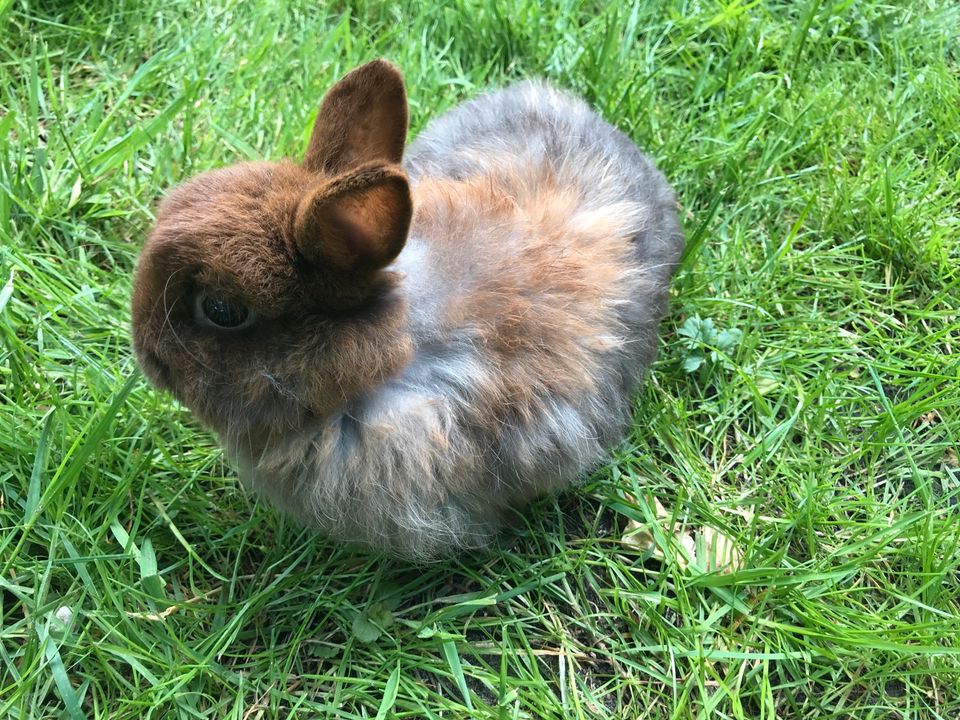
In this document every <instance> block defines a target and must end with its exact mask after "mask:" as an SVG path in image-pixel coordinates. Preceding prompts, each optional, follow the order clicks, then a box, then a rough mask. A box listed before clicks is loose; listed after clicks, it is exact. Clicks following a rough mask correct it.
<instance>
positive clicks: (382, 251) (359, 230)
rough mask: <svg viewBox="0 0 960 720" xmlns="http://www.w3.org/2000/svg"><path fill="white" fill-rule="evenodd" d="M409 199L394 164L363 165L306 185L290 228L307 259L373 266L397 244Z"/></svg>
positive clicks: (341, 266) (406, 225)
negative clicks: (315, 185) (307, 188)
mask: <svg viewBox="0 0 960 720" xmlns="http://www.w3.org/2000/svg"><path fill="white" fill-rule="evenodd" d="M412 214H413V203H412V202H411V200H410V186H409V185H408V183H407V176H406V175H405V174H404V173H403V171H402V170H401V169H400V168H399V167H397V166H367V167H364V168H360V169H358V170H355V171H353V172H351V173H348V174H346V175H342V176H340V177H338V178H336V179H334V180H332V181H329V182H326V183H324V184H323V185H321V186H320V187H318V188H316V189H314V190H312V191H311V192H310V193H308V194H307V196H306V197H304V198H303V199H302V200H301V201H300V203H299V204H298V206H297V210H296V216H295V217H294V223H293V234H294V239H295V242H296V244H297V248H298V249H299V251H300V253H301V254H302V255H303V256H304V257H306V258H307V260H309V261H310V262H314V263H324V264H327V265H332V266H333V267H335V268H336V269H338V270H343V271H348V272H349V271H354V270H376V269H379V268H382V267H383V266H385V265H386V264H387V263H389V262H390V261H391V260H393V259H394V258H395V257H396V256H397V255H398V254H399V253H400V251H401V250H402V249H403V245H404V243H405V242H406V241H407V232H408V231H409V229H410V217H411V215H412Z"/></svg>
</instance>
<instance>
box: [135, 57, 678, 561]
mask: <svg viewBox="0 0 960 720" xmlns="http://www.w3.org/2000/svg"><path fill="white" fill-rule="evenodd" d="M357 72H360V71H357ZM318 124H319V120H318ZM315 132H316V131H315ZM308 153H309V151H308ZM404 169H405V170H406V173H407V174H408V176H409V179H410V186H411V195H412V207H413V215H412V222H411V223H410V227H409V235H407V236H406V244H405V247H404V249H403V250H402V252H399V254H398V255H396V257H395V259H393V261H392V262H391V263H387V264H386V265H385V270H384V271H382V275H383V277H384V278H389V282H386V281H384V282H383V283H381V284H380V285H378V286H377V289H376V290H375V291H371V292H370V295H369V297H368V298H367V299H366V300H365V301H364V302H362V303H360V304H359V305H358V308H359V309H357V310H351V311H349V312H347V313H345V314H342V315H340V314H339V313H335V314H333V315H332V316H331V317H332V319H328V320H327V321H326V323H325V324H324V325H323V326H322V328H323V330H322V332H323V333H327V334H328V337H326V342H325V343H324V344H322V347H323V348H325V349H323V350H320V349H315V352H317V353H318V355H317V357H318V359H320V358H321V355H320V353H327V354H329V353H330V352H334V353H337V354H339V356H340V360H339V361H338V363H339V364H335V369H334V371H330V370H326V371H325V372H323V373H322V378H321V379H320V380H313V381H311V383H309V385H310V386H309V387H308V386H307V385H308V384H306V383H304V381H303V379H298V378H292V377H290V373H289V372H286V371H283V370H282V369H281V370H276V369H275V367H277V366H276V363H274V364H271V363H270V362H269V360H268V359H267V358H266V357H265V358H263V359H262V360H261V364H262V365H263V368H260V373H259V377H255V379H253V380H251V381H250V382H252V383H254V384H257V385H258V389H257V391H256V392H258V393H261V394H263V393H272V394H273V395H277V396H279V397H286V398H287V399H288V400H289V401H290V403H291V407H294V406H302V407H305V408H308V410H305V411H303V412H298V411H295V410H292V409H291V410H288V411H285V412H283V413H278V414H277V415H276V417H272V416H271V417H270V418H269V419H267V418H262V419H261V422H259V423H255V424H254V425H251V423H249V422H243V421H241V420H239V417H241V415H242V412H243V411H244V410H243V409H242V408H241V409H240V414H238V413H237V412H233V413H230V412H222V413H221V415H222V417H217V416H216V415H217V413H218V410H217V409H216V408H213V407H207V403H206V402H205V401H203V402H200V403H194V405H203V407H202V408H201V407H195V409H196V410H197V411H198V413H199V414H200V415H201V417H202V418H203V419H204V420H205V421H207V422H208V423H209V424H211V425H213V426H214V428H215V429H217V430H218V432H219V433H220V435H221V438H222V439H223V441H224V443H225V445H226V447H227V449H228V453H229V454H230V455H231V456H233V457H234V458H235V459H236V460H237V461H238V463H239V465H240V472H241V477H242V478H243V479H244V480H245V481H246V482H247V483H249V484H250V485H252V486H253V487H255V488H256V489H257V490H259V491H260V492H262V493H264V494H266V495H267V496H268V497H269V498H270V499H271V500H272V501H273V502H274V503H275V504H277V505H279V506H280V507H282V508H284V509H285V510H287V511H288V512H290V513H292V514H294V515H296V516H298V517H300V518H302V519H303V520H305V521H307V522H310V523H313V524H315V525H317V526H319V527H320V528H322V529H323V530H324V531H325V532H326V533H328V534H329V535H331V536H333V537H337V538H342V539H346V540H355V541H361V542H363V543H366V544H368V545H371V546H374V547H377V548H381V549H386V550H389V551H392V552H398V553H400V554H404V555H408V556H420V557H430V556H435V555H437V554H440V553H442V552H444V551H447V550H449V549H452V548H456V547H472V546H478V545H482V544H485V543H486V542H488V541H489V540H490V538H491V536H492V535H493V534H494V533H495V532H496V530H497V529H498V528H499V527H500V525H501V524H502V520H503V516H504V515H505V514H507V513H508V512H509V511H510V510H511V509H514V508H517V507H520V506H522V505H523V504H525V503H526V502H527V501H529V500H530V499H531V498H533V497H535V496H537V495H540V494H542V493H544V492H548V491H551V490H555V489H559V488H563V487H565V486H568V485H570V484H571V483H572V482H574V481H576V480H577V479H580V478H582V477H583V476H584V475H585V474H586V473H587V472H589V471H590V470H591V469H592V468H593V467H595V466H596V465H597V464H598V463H599V462H601V461H602V460H603V458H604V457H605V453H606V451H607V450H608V449H609V448H610V447H611V446H612V445H613V444H615V443H616V442H617V441H618V440H619V439H620V438H621V437H622V436H623V434H624V432H625V431H626V429H627V427H628V425H629V420H630V409H631V404H632V402H631V401H632V395H633V393H634V392H635V390H636V389H637V386H638V383H639V380H640V379H641V376H642V373H643V370H644V368H645V367H646V366H647V364H649V362H650V361H651V360H652V358H653V356H654V354H655V350H656V342H657V341H656V325H657V322H658V320H659V318H660V316H661V315H662V313H663V311H664V308H665V304H666V299H667V287H668V283H669V279H670V276H671V274H672V271H673V269H674V267H675V265H676V263H677V260H678V257H679V252H680V248H681V245H682V236H681V233H680V230H679V225H678V223H677V220H676V210H675V206H674V200H673V194H672V192H671V191H670V189H669V187H668V186H667V184H666V182H665V180H664V179H663V176H662V175H661V174H660V173H659V172H658V171H657V170H656V169H655V168H654V167H653V165H652V164H651V163H650V162H649V161H648V160H647V159H646V158H645V157H644V156H643V155H642V154H641V153H640V152H639V150H637V148H636V147H635V146H634V145H633V144H632V143H631V142H630V141H629V140H628V139H627V138H626V137H625V136H624V135H622V134H621V133H619V132H618V131H616V130H615V129H613V128H612V127H611V126H609V125H608V124H606V123H605V122H604V121H602V120H601V119H599V118H598V117H597V116H596V115H595V114H594V113H593V112H592V111H590V110H589V108H588V107H587V106H586V105H585V104H583V103H582V102H581V101H579V100H576V99H574V98H572V97H570V96H568V95H566V94H563V93H560V92H557V91H556V90H553V89H551V88H550V87H549V86H546V85H543V84H536V83H524V84H521V85H517V86H514V87H512V88H509V89H506V90H502V91H498V92H495V93H492V94H489V95H486V96H483V97H481V98H478V99H477V100H474V101H472V102H470V103H467V104H465V105H462V106H460V107H458V108H456V109H454V110H453V111H451V112H450V113H448V114H446V115H444V116H443V117H441V118H439V119H438V120H437V121H435V122H434V123H433V124H431V125H430V126H428V128H427V129H426V130H425V131H424V132H423V133H422V134H421V135H420V136H419V137H418V138H417V139H416V141H415V142H414V143H413V144H412V145H411V147H410V149H409V152H408V154H407V157H406V160H405V162H404ZM281 170H283V168H282V167H278V168H274V167H273V166H271V168H270V169H269V172H270V175H269V180H268V181H267V182H268V184H269V183H270V182H272V183H275V184H277V185H281V184H283V183H285V182H289V183H290V184H291V185H295V184H296V183H297V182H299V181H298V180H296V179H295V173H293V175H291V177H293V178H294V179H286V175H285V174H284V173H285V172H287V171H289V172H291V173H292V172H293V171H292V170H290V169H289V168H287V169H286V170H283V172H281ZM221 172H222V171H221ZM251 172H253V171H251ZM281 181H282V182H281ZM191 202H192V201H191ZM302 205H303V203H302V201H301V206H302ZM298 212H302V211H298ZM299 217H300V216H299V215H298V216H297V218H298V222H299ZM158 232H159V231H158ZM328 253H329V251H328ZM213 274H214V275H216V274H222V273H213ZM204 282H207V281H204ZM261 312H263V311H261ZM278 312H279V311H278ZM281 321H282V316H281ZM337 323H339V325H337ZM365 323H366V324H365ZM370 327H373V328H376V331H375V332H374V333H373V334H372V335H371V334H370V333H368V332H367V329H368V328H370ZM338 333H339V334H338ZM331 347H332V348H334V349H333V350H330V349H329V348H331ZM291 352H296V353H299V354H301V355H303V357H302V358H301V360H300V362H301V363H302V364H303V363H305V364H309V363H310V361H311V360H310V356H309V351H308V350H306V349H305V348H303V347H298V348H296V349H291ZM141 354H142V355H143V353H141ZM322 359H323V361H324V362H328V360H327V357H326V355H323V356H322ZM324 362H318V365H324ZM148 364H149V363H148ZM267 366H269V367H267ZM264 376H266V377H267V380H263V379H262V378H263V377H264ZM313 383H319V384H320V385H324V384H325V385H326V390H325V391H324V390H318V389H317V388H316V387H313ZM166 384H171V383H166ZM207 384H208V385H209V382H208V383H207ZM260 385H263V387H262V388H261V387H260ZM330 386H335V391H332V390H331V388H330ZM174 391H175V392H176V391H177V388H176V387H174ZM191 392H192V391H187V392H183V391H181V394H183V395H190V394H191ZM198 392H199V391H198ZM207 392H208V393H209V390H208V391H207ZM322 392H326V393H327V395H330V394H333V395H336V396H337V398H336V402H332V403H331V402H322V403H317V402H311V401H308V400H307V399H308V398H311V397H312V394H313V393H322ZM325 397H326V396H325ZM188 404H189V401H188ZM321 406H322V409H319V410H318V409H315V408H319V407H321ZM254 407H255V405H254V403H251V404H250V405H249V406H248V408H247V409H250V410H253V408H254ZM256 407H259V406H256ZM231 409H232V410H236V408H231ZM254 412H255V414H256V413H259V414H261V415H263V414H266V415H270V414H271V413H272V410H271V411H269V412H267V411H259V410H256V411H254Z"/></svg>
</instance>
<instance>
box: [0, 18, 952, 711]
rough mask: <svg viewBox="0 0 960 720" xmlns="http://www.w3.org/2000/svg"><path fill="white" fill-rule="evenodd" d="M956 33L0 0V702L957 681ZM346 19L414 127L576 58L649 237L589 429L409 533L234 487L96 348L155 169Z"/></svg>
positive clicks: (811, 699) (216, 130) (138, 231)
mask: <svg viewBox="0 0 960 720" xmlns="http://www.w3.org/2000/svg"><path fill="white" fill-rule="evenodd" d="M958 38H960V6H957V5H956V4H955V3H952V2H949V1H945V2H932V1H931V2H926V1H921V0H916V1H914V2H876V1H875V0H838V1H836V2H832V1H831V0H803V1H801V2H780V3H774V2H769V3H764V2H759V1H758V2H740V0H732V1H730V2H715V1H714V0H686V1H683V0H677V1H671V2H664V3H659V2H653V1H650V0H646V1H643V2H640V1H636V2H633V3H632V4H631V3H630V2H629V1H628V2H619V3H617V2H610V3H604V2H585V1H583V0H564V2H561V3H559V4H551V5H549V6H541V4H540V3H537V2H534V1H533V0H507V2H504V3H500V4H496V5H491V4H489V3H486V2H481V1H479V0H453V1H452V2H449V3H443V2H437V1H436V0H421V1H420V2H410V1H409V0H404V1H403V2H400V3H395V4H394V3H379V2H366V1H364V0H360V1H359V2H346V3H339V2H338V3H331V4H324V3H322V2H292V3H277V2H257V3H255V2H234V3H227V4H225V6H222V7H216V8H215V7H213V6H212V4H211V5H208V4H206V3H198V2H187V1H186V0H162V1H161V0H117V1H115V2H107V1H106V0H93V1H92V2H84V3H80V2H77V3H67V2H30V1H29V0H0V108H2V116H0V239H2V244H0V493H2V494H0V565H2V573H0V718H11V719H19V720H27V719H33V718H36V719H39V718H70V719H71V720H76V719H79V718H110V719H111V720H114V719H117V720H123V719H132V718H138V719H139V718H161V719H167V718H176V719H183V720H187V719H188V718H199V719H205V718H209V719H213V718H233V719H236V720H255V719H258V718H288V717H290V718H293V717H297V718H319V717H331V718H377V719H378V720H383V719H385V718H393V717H396V718H474V717H475V718H493V717H496V718H535V719H538V720H539V719H541V718H579V717H585V718H616V719H618V720H623V719H629V720H633V719H635V718H774V717H781V718H908V717H909V718H958V717H960V640H958V638H960V469H958V464H960V461H958V453H960V441H958V438H960V381H958V378H960V191H958V187H960V48H958ZM377 56H386V57H389V58H391V59H392V60H393V61H395V62H396V63H397V64H398V65H400V66H401V68H403V70H404V71H405V73H406V77H407V82H408V91H409V95H410V99H411V125H412V127H411V132H412V133H416V132H417V131H418V130H419V129H420V128H421V127H423V125H424V124H425V123H426V122H427V121H428V120H429V119H430V118H431V117H433V116H435V115H437V114H438V113H440V112H442V111H443V110H445V109H446V108H449V107H451V106H452V105H454V104H455V103H457V102H459V101H461V100H463V99H464V98H468V97H471V96H473V95H475V94H477V93H479V92H481V91H482V90H483V89H484V88H488V87H494V86H498V85H502V84H504V83H507V82H510V81H511V80H513V79H517V78H524V77H529V76H534V75H538V76H546V77H548V78H550V79H551V80H553V81H554V82H556V83H557V84H559V85H562V86H565V87H568V88H571V89H573V90H575V91H576V92H578V93H580V94H582V95H583V96H585V97H586V98H587V99H588V100H589V101H590V102H591V103H592V104H593V105H594V106H595V107H596V108H597V109H598V111H599V112H601V113H602V114H603V115H604V116H605V117H606V118H607V119H608V120H610V121H611V122H613V123H615V124H616V125H618V126H619V127H620V128H622V129H623V130H624V131H625V132H627V133H628V134H630V135H631V137H633V138H634V139H635V140H636V141H637V143H638V144H640V145H641V146H642V147H643V148H645V149H646V150H647V151H648V152H649V153H650V154H651V155H652V156H653V157H655V159H656V161H657V163H658V164H659V165H660V167H661V168H662V169H663V170H664V171H665V172H666V174H667V175H668V177H669V178H670V179H671V181H672V182H673V183H674V185H675V187H676V189H677V194H678V198H679V201H680V204H681V206H682V214H683V219H684V224H685V228H686V232H687V238H688V250H687V253H686V255H685V258H684V263H683V267H682V268H681V270H680V272H679V273H678V275H677V277H676V279H675V283H674V294H673V304H672V308H671V312H670V314H669V315H668V316H667V318H666V319H665V320H664V323H663V326H662V347H661V353H660V358H659V360H658V361H657V363H656V364H655V365H654V367H653V368H652V371H651V373H650V376H649V378H648V380H647V383H646V385H645V387H644V390H643V391H642V393H641V395H640V396H639V397H638V398H637V402H636V415H635V418H636V420H635V425H634V429H633V431H632V434H631V436H630V437H629V438H628V439H627V441H625V442H624V443H623V444H622V445H621V446H620V447H618V448H616V449H615V451H614V454H613V458H612V460H611V462H610V463H609V464H608V465H606V466H604V467H601V468H598V470H597V471H596V473H595V474H594V475H593V476H592V477H591V478H589V480H588V482H587V483H586V484H585V485H584V486H583V487H581V488H578V489H577V490H574V491H571V492H568V493H565V494H564V495H562V496H560V497H558V498H550V499H545V500H543V501H541V502H538V503H537V504H535V505H534V506H533V507H531V508H530V510H529V512H527V513H526V527H525V528H523V529H521V530H517V531H515V532H510V533H508V534H506V535H505V536H504V537H503V538H502V540H501V542H500V543H499V544H498V546H497V547H495V548H493V549H492V550H491V551H490V552H488V553H477V554H472V555H465V556H461V557H459V558H457V559H455V560H451V561H447V562H444V563H440V564H436V565H428V566H414V565H411V564H409V563H405V562H402V561H399V560H395V559H384V558H379V557H371V556H369V555H364V554H362V553H359V552H357V551H355V550H351V549H348V548H343V547H340V546H338V545H336V544H334V543H331V542H327V541H325V540H324V539H323V538H319V537H315V536H314V535H313V534H311V533H310V532H307V531H304V530H302V529H300V528H298V527H297V526H295V525H294V524H292V523H290V522H289V521H285V520H284V519H282V518H281V517H279V516H278V515H277V514H276V513H275V512H274V511H272V510H271V509H270V508H269V507H266V506H265V505H263V504H262V503H258V502H257V501H256V499H255V498H253V497H251V496H249V495H248V494H247V493H245V492H244V491H243V490H242V489H241V488H240V486H239V485H238V481H237V479H236V475H235V472H234V471H233V470H232V469H231V468H230V467H229V466H228V465H226V464H225V462H224V460H223V457H222V454H221V452H220V450H219V449H218V447H217V445H216V443H215V441H214V439H213V438H212V437H211V436H210V435H209V434H208V433H207V432H205V431H204V430H203V429H202V428H201V427H200V425H199V424H198V423H197V422H196V421H195V420H194V419H193V418H192V417H191V416H190V415H189V413H187V412H186V411H185V410H184V409H182V408H181V407H178V406H177V405H176V404H175V403H174V402H173V401H172V400H171V399H170V398H169V397H168V396H166V395H164V394H161V393H158V392H156V391H154V390H152V389H151V388H150V387H149V386H148V385H147V384H146V382H145V380H144V379H143V376H142V375H141V374H140V373H139V371H138V370H137V369H136V366H135V363H134V361H133V359H132V353H131V350H130V326H129V310H128V303H129V294H130V285H131V270H132V268H133V265H134V261H135V259H136V255H137V252H138V249H139V247H140V245H141V243H142V241H143V238H144V235H145V233H146V232H147V230H148V228H149V226H150V223H151V219H152V213H153V211H154V208H155V207H156V202H157V199H158V198H159V197H160V196H161V195H162V194H163V192H164V190H165V189H166V188H169V187H170V186H171V185H172V184H174V183H176V182H177V181H179V180H181V179H183V178H185V177H187V176H189V175H191V174H192V173H195V172H198V171H201V170H204V169H208V168H211V167H216V166H219V165H223V164H227V163H230V162H234V161H237V160H239V159H249V158H262V157H270V158H277V157H281V156H284V155H297V154H299V153H300V152H301V151H302V149H303V148H304V147H305V145H306V140H307V137H308V133H309V129H310V122H311V119H312V116H313V113H314V112H315V111H316V106H317V103H318V101H319V99H320V97H321V96H322V94H323V92H324V90H325V89H326V88H327V87H329V86H330V84H331V83H332V82H333V81H334V80H335V79H336V78H337V77H339V76H340V75H342V74H343V73H344V72H346V71H347V70H349V69H350V68H352V67H354V66H356V65H358V64H360V63H361V62H364V61H365V60H368V59H371V58H373V57H377ZM658 508H660V509H658ZM625 538H626V541H625ZM711 542H713V543H714V544H721V545H727V546H732V547H733V551H732V553H731V558H727V559H729V560H730V562H723V561H722V560H723V558H720V559H716V558H713V559H711V557H710V553H709V552H708V547H707V546H708V545H710V544H711Z"/></svg>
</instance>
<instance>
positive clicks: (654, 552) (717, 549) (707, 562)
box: [621, 498, 744, 573]
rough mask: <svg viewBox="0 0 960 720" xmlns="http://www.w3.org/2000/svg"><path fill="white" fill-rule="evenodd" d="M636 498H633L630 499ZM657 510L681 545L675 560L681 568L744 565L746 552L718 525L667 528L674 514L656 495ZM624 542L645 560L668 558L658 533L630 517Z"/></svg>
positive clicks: (729, 569) (719, 569)
mask: <svg viewBox="0 0 960 720" xmlns="http://www.w3.org/2000/svg"><path fill="white" fill-rule="evenodd" d="M628 500H632V501H633V502H636V501H635V500H633V498H628ZM653 503H654V512H655V513H656V516H657V520H658V521H659V522H660V524H661V526H662V527H663V531H664V533H665V534H666V535H672V536H673V538H674V540H675V541H676V544H677V552H675V553H674V554H673V558H674V560H676V563H677V565H678V566H679V567H680V568H681V569H686V568H687V567H688V566H690V565H693V566H694V567H697V568H700V569H701V570H703V571H705V572H724V573H730V572H735V571H737V570H740V569H742V568H743V564H744V558H743V552H742V551H741V550H740V549H739V548H737V546H736V543H735V542H734V541H733V539H732V538H731V537H729V536H728V535H725V534H723V533H722V532H720V531H719V530H717V529H716V528H713V527H710V526H707V525H705V526H703V527H701V528H689V527H686V526H684V525H683V524H682V523H673V525H672V527H667V524H668V523H669V520H670V518H672V517H673V515H672V514H671V513H670V512H669V511H668V510H667V509H666V508H665V507H664V506H663V505H662V504H661V502H660V501H659V500H657V499H656V498H654V499H653ZM621 542H622V543H623V544H624V545H626V546H627V547H630V548H633V549H635V550H639V551H640V553H641V554H642V555H643V556H644V560H646V559H649V558H654V559H656V560H659V561H661V562H663V561H665V560H666V555H665V553H664V552H663V548H661V547H660V546H659V545H657V541H656V539H655V537H654V534H653V532H652V530H651V528H650V527H649V525H647V524H643V523H640V522H638V521H636V520H630V521H629V522H628V523H627V526H626V528H625V529H624V533H623V537H622V538H621Z"/></svg>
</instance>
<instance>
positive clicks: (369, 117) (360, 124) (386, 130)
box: [303, 60, 407, 174]
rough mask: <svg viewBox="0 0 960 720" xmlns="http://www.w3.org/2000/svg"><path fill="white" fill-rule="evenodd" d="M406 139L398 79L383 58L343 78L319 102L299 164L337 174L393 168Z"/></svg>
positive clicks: (404, 96)
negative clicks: (361, 168)
mask: <svg viewBox="0 0 960 720" xmlns="http://www.w3.org/2000/svg"><path fill="white" fill-rule="evenodd" d="M406 138H407V92H406V89H405V88H404V84H403V76H402V75H401V74H400V71H399V70H397V68H395V67H394V66H393V65H391V64H390V63H389V62H387V61H386V60H374V61H373V62H370V63H367V64H366V65H362V66H360V67H359V68H357V69H356V70H353V71H352V72H350V73H348V74H347V75H345V76H344V77H343V78H342V79H341V80H340V82H338V83H337V84H336V85H334V86H333V87H332V88H331V89H330V91H329V92H328V93H327V95H326V97H324V99H323V103H322V104H321V105H320V111H319V112H318V113H317V119H316V122H315V123H314V125H313V132H312V133H311V135H310V144H309V145H308V146H307V152H306V154H305V155H304V158H303V166H304V167H305V168H306V169H308V170H311V171H313V172H321V171H322V172H326V173H331V174H333V173H341V172H344V171H346V170H349V169H351V168H355V167H357V166H359V165H363V164H366V163H370V162H379V163H381V164H399V163H400V161H401V159H403V146H404V143H405V142H406Z"/></svg>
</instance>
